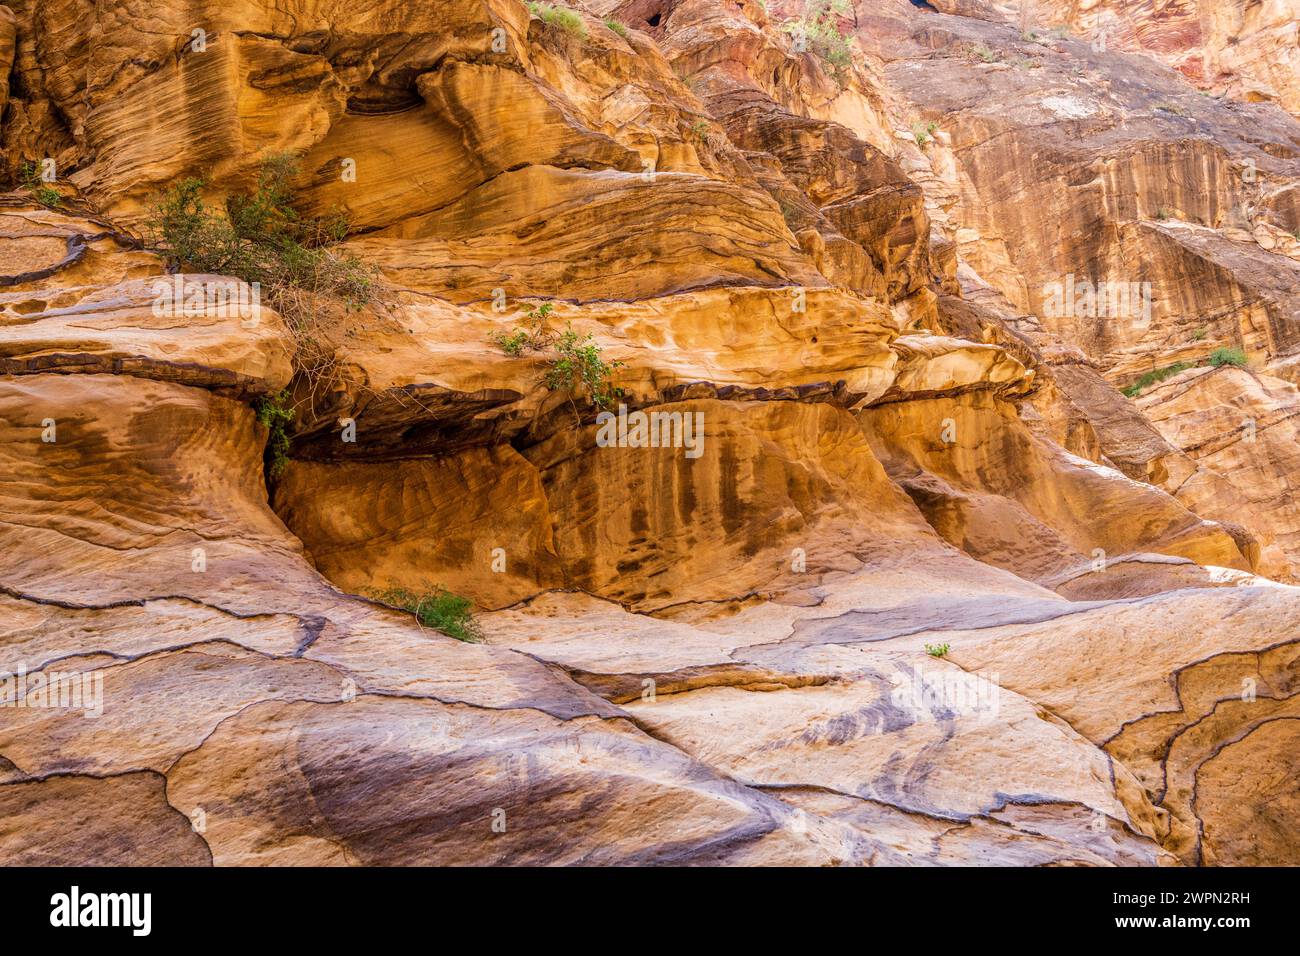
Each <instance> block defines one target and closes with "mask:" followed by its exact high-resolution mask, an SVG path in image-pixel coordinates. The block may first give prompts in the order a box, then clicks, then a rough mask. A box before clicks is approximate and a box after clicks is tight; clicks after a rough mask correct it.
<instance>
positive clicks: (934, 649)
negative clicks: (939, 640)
mask: <svg viewBox="0 0 1300 956" xmlns="http://www.w3.org/2000/svg"><path fill="white" fill-rule="evenodd" d="M950 650H952V648H951V647H949V646H948V645H947V644H927V645H925V652H926V653H927V654H929V655H930V656H931V657H947V656H948V652H949V651H950Z"/></svg>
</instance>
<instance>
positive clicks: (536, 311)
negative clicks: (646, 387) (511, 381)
mask: <svg viewBox="0 0 1300 956" xmlns="http://www.w3.org/2000/svg"><path fill="white" fill-rule="evenodd" d="M553 310H554V306H552V305H551V303H549V302H544V303H542V304H541V305H538V306H535V307H533V308H531V309H529V310H528V311H527V312H525V313H524V320H523V322H522V323H521V324H520V325H518V326H516V327H515V328H514V329H513V330H512V331H510V332H500V331H498V332H494V333H492V335H491V336H490V338H491V340H492V342H493V343H494V344H495V345H496V346H497V347H498V348H500V349H501V351H503V352H505V353H506V354H507V355H509V356H512V357H514V358H518V357H519V356H521V355H523V354H524V353H525V352H547V351H550V352H554V357H553V358H552V359H551V363H550V368H549V369H548V370H547V372H546V387H547V388H548V389H550V390H551V391H565V392H568V393H569V396H570V402H572V400H573V399H572V396H573V395H575V394H578V393H580V392H583V391H585V392H586V393H587V396H588V397H589V398H590V399H591V401H592V403H593V404H595V405H596V406H598V407H600V408H609V407H610V406H611V405H613V404H615V403H616V402H617V401H618V400H619V399H620V398H622V397H623V396H624V394H625V392H624V390H623V389H622V388H620V387H618V386H617V385H615V384H614V371H615V370H616V369H619V368H623V367H624V363H623V362H617V361H616V362H606V361H605V360H604V359H602V358H601V354H600V353H601V348H600V346H599V345H598V344H597V343H596V341H595V337H594V336H592V335H590V334H588V335H585V336H580V335H579V334H578V333H577V332H575V331H574V330H573V325H572V323H566V325H565V327H564V330H563V331H562V332H555V331H554V330H553V329H551V328H550V327H549V326H548V324H547V322H548V319H549V318H550V316H551V313H552V311H553Z"/></svg>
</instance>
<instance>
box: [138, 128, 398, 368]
mask: <svg viewBox="0 0 1300 956" xmlns="http://www.w3.org/2000/svg"><path fill="white" fill-rule="evenodd" d="M297 173H298V163H297V159H296V158H295V157H294V156H292V155H290V154H279V155H276V156H272V157H269V158H268V159H266V160H265V161H264V162H263V163H262V166H261V169H260V170H259V173H258V179H257V185H256V186H255V188H254V189H253V191H252V192H248V193H236V194H232V195H230V196H228V197H227V198H226V200H225V203H224V204H223V205H221V206H215V205H211V204H209V203H208V201H207V200H206V199H205V198H204V195H203V193H204V189H205V187H206V183H205V182H204V180H202V179H199V178H189V179H184V180H181V181H180V182H179V183H177V184H176V185H174V186H173V187H172V188H171V189H170V190H168V191H167V192H166V193H165V194H163V195H162V196H161V197H160V198H159V199H158V200H157V201H156V202H155V203H154V204H153V206H152V207H151V209H150V212H149V218H148V220H147V222H146V225H145V238H146V241H147V242H148V243H149V244H150V245H151V246H152V247H153V248H155V249H157V250H158V251H160V252H162V253H163V254H164V255H166V256H167V257H168V259H169V260H171V262H172V264H173V265H174V266H175V267H177V268H183V269H187V270H189V271H195V272H210V273H214V274H217V275H228V276H234V277H235V278H237V279H242V280H244V281H245V282H248V283H253V282H256V283H258V284H259V286H260V287H261V291H262V295H263V296H264V297H265V298H266V301H267V302H268V303H269V304H270V305H271V306H272V307H273V308H274V309H275V310H276V311H277V312H279V314H280V316H281V317H282V318H283V319H284V320H285V323H286V324H287V325H288V326H289V330H290V331H291V332H292V333H293V335H294V341H295V346H296V348H295V355H294V365H295V367H296V368H297V369H298V370H299V371H301V372H304V373H305V374H306V375H307V376H308V378H309V380H310V381H311V382H312V384H313V386H314V385H315V383H317V382H318V381H320V380H322V379H324V378H327V377H328V373H329V372H330V371H331V370H332V369H333V368H334V350H333V346H332V344H331V340H332V339H335V338H337V337H338V336H339V335H340V334H342V333H344V332H345V331H346V329H347V327H348V324H349V318H348V317H349V316H350V315H351V314H352V313H355V312H357V311H359V310H360V309H361V308H363V307H364V306H365V305H368V304H374V303H378V302H380V301H381V300H382V298H383V293H382V290H381V286H380V282H379V273H378V270H377V269H375V268H374V267H373V266H370V265H367V264H366V263H363V262H362V261H361V260H360V259H359V258H357V257H356V256H354V255H350V254H345V253H339V252H337V251H336V250H334V249H332V248H331V247H332V246H334V245H336V244H338V243H339V242H341V241H342V240H343V239H344V238H346V237H347V234H348V221H347V219H346V218H345V217H344V216H342V215H341V214H334V215H329V216H320V217H303V216H300V215H299V214H298V212H297V211H296V210H295V209H294V206H293V194H292V192H291V190H290V185H289V184H290V182H291V181H292V179H293V178H294V177H295V176H296V175H297Z"/></svg>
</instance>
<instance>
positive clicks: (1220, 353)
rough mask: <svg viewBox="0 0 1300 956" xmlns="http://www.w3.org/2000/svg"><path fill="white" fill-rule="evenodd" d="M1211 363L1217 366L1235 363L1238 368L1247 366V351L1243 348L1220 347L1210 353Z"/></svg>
mask: <svg viewBox="0 0 1300 956" xmlns="http://www.w3.org/2000/svg"><path fill="white" fill-rule="evenodd" d="M1208 361H1209V363H1210V364H1211V365H1213V366H1214V367H1215V368H1219V367H1221V366H1224V365H1235V366H1237V367H1238V368H1244V367H1245V366H1246V353H1245V352H1243V351H1242V350H1241V349H1229V348H1220V349H1215V350H1214V351H1213V352H1211V353H1210V357H1209V359H1208Z"/></svg>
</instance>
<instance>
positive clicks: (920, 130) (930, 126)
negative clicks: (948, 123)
mask: <svg viewBox="0 0 1300 956" xmlns="http://www.w3.org/2000/svg"><path fill="white" fill-rule="evenodd" d="M938 128H939V124H938V123H933V122H932V123H916V124H914V125H913V126H912V136H913V137H914V138H915V139H916V145H917V146H920V147H921V148H922V149H925V144H926V143H928V142H930V140H931V139H932V138H933V137H934V133H935V130H937V129H938Z"/></svg>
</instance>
